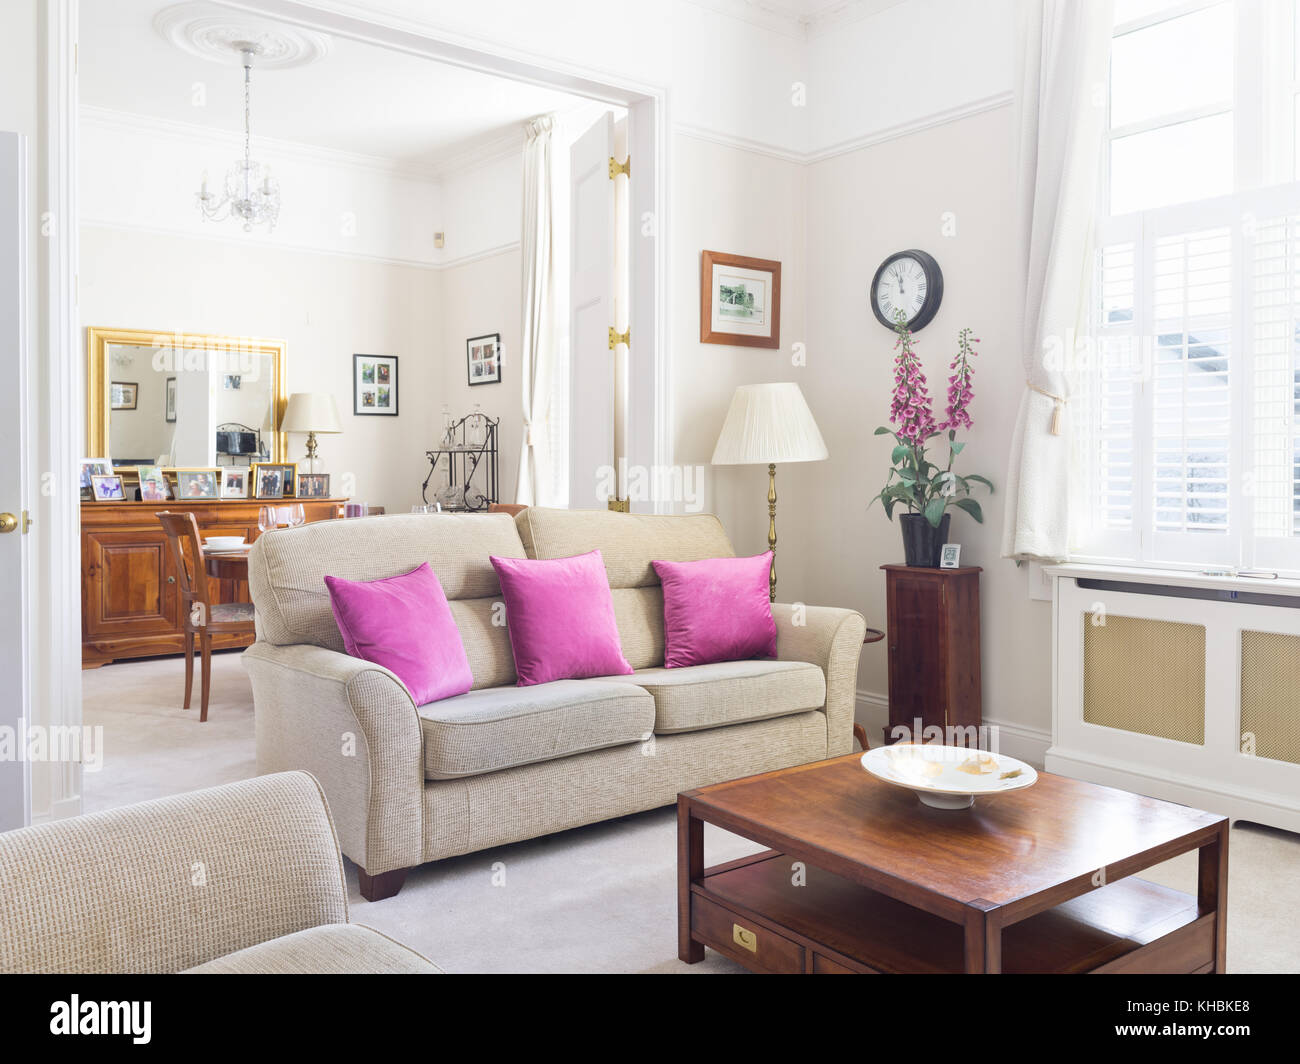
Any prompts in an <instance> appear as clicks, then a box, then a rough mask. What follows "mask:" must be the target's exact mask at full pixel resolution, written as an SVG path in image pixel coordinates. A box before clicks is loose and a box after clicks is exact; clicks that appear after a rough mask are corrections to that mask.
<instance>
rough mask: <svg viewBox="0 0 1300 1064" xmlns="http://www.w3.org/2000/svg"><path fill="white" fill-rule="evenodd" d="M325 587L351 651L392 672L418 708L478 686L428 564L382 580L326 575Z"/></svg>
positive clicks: (444, 597)
mask: <svg viewBox="0 0 1300 1064" xmlns="http://www.w3.org/2000/svg"><path fill="white" fill-rule="evenodd" d="M325 586H326V587H327V588H329V593H330V607H331V608H332V609H333V610H334V620H335V621H337V622H338V626H339V631H340V632H341V633H342V634H343V645H344V646H345V647H346V648H347V652H348V653H349V654H351V655H352V656H353V657H354V658H363V659H365V660H366V661H373V662H374V663H375V664H376V665H382V666H383V667H384V668H386V669H388V670H389V671H390V672H392V673H393V675H394V676H396V677H397V678H398V679H399V680H401V681H402V683H404V684H405V685H406V689H407V690H408V691H410V692H411V698H412V699H414V700H415V704H416V705H417V706H422V705H424V704H425V703H427V702H437V701H438V700H439V699H442V698H450V697H451V696H452V695H463V694H464V693H465V692H466V691H468V690H469V689H470V688H471V687H472V686H473V685H474V677H473V676H472V675H471V674H470V671H469V658H467V657H466V656H465V644H464V643H462V642H461V639H460V631H459V630H458V629H457V628H456V621H455V619H454V618H453V617H452V615H451V607H450V606H448V605H447V596H446V595H445V594H443V590H442V584H440V583H439V582H438V577H437V574H435V573H434V571H433V570H432V569H430V568H429V563H428V562H425V563H423V564H422V565H421V566H420V567H419V568H418V569H412V570H411V571H410V572H409V573H403V574H402V575H401V576H390V577H386V578H385V579H383V580H367V581H360V580H343V579H341V578H340V577H337V576H327V577H326V578H325Z"/></svg>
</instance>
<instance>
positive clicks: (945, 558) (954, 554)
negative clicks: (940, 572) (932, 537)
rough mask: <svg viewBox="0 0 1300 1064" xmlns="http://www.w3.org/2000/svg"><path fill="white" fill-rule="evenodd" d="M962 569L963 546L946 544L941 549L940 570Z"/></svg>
mask: <svg viewBox="0 0 1300 1064" xmlns="http://www.w3.org/2000/svg"><path fill="white" fill-rule="evenodd" d="M960 567H961V544H960V543H945V544H944V545H943V546H942V547H940V548H939V568H940V569H958V568H960Z"/></svg>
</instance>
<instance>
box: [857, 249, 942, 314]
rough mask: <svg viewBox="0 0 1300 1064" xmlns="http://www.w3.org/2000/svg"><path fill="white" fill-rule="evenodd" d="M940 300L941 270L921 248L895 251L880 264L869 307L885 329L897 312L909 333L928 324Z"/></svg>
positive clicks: (872, 284)
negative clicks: (905, 322)
mask: <svg viewBox="0 0 1300 1064" xmlns="http://www.w3.org/2000/svg"><path fill="white" fill-rule="evenodd" d="M942 301H943V273H942V272H940V270H939V264H938V263H937V262H935V260H934V257H933V256H931V255H928V254H926V253H925V252H924V251H917V250H912V251H899V252H896V253H895V254H893V255H890V256H889V258H887V259H886V260H885V261H884V262H882V263H881V264H880V269H878V270H877V271H876V276H875V279H874V280H872V282H871V309H872V310H873V311H874V312H875V315H876V319H877V320H878V321H879V322H880V324H881V325H883V326H885V328H887V329H892V328H894V326H895V324H897V322H898V314H899V312H900V311H901V312H902V314H903V317H904V318H905V319H906V321H907V325H908V328H910V329H911V330H912V331H913V332H916V331H917V330H918V329H922V328H924V327H925V326H926V325H928V324H929V323H930V320H931V319H932V318H933V317H934V315H935V313H936V312H937V311H938V309H939V304H940V303H941V302H942Z"/></svg>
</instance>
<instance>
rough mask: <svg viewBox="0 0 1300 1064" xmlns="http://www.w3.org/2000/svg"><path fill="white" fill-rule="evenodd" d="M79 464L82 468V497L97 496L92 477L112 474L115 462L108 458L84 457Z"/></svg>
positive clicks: (90, 497) (91, 497)
mask: <svg viewBox="0 0 1300 1064" xmlns="http://www.w3.org/2000/svg"><path fill="white" fill-rule="evenodd" d="M79 465H80V468H81V476H80V482H81V497H82V498H83V499H93V498H94V497H95V492H94V483H93V481H91V479H90V478H91V477H107V476H111V475H112V473H113V463H112V462H110V461H109V460H108V459H107V458H83V459H82V460H81V462H80V463H79Z"/></svg>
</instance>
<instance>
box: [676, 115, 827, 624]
mask: <svg viewBox="0 0 1300 1064" xmlns="http://www.w3.org/2000/svg"><path fill="white" fill-rule="evenodd" d="M672 164H673V184H672V233H671V235H672V242H671V248H672V261H671V265H670V269H669V293H670V297H671V299H672V342H671V344H670V345H669V349H670V352H671V357H672V418H673V455H674V461H675V462H676V463H677V464H678V465H682V466H700V467H703V468H702V470H701V472H702V474H703V480H702V487H703V493H702V496H701V498H700V500H699V505H700V506H701V508H702V509H704V510H706V511H712V512H714V513H716V514H717V515H718V516H719V517H720V518H721V519H722V522H723V525H724V526H725V527H726V529H727V531H728V532H729V534H730V535H731V537H732V540H733V542H734V543H735V546H736V549H737V551H739V552H741V553H745V554H755V553H760V552H761V551H764V550H766V549H767V470H766V467H750V466H730V467H716V468H715V467H713V466H711V465H709V461H710V459H711V458H712V456H713V447H714V445H715V444H716V443H717V440H718V432H719V430H720V429H721V428H722V422H723V419H724V418H725V417H726V413H727V406H728V404H729V403H730V402H731V396H732V393H733V392H734V391H735V390H736V386H737V385H738V384H747V383H753V382H757V381H786V380H796V379H800V378H799V377H798V376H797V371H796V370H794V368H793V367H792V366H791V347H792V345H793V344H795V343H797V342H800V341H801V340H803V339H804V320H805V319H804V272H805V261H806V260H805V251H804V242H805V225H806V217H805V215H806V204H807V189H806V180H807V168H806V167H804V166H801V165H799V164H797V163H793V162H789V161H786V160H783V159H778V158H775V157H773V156H770V155H763V154H759V153H756V152H752V151H746V150H743V149H738V148H734V147H726V146H723V145H720V144H716V143H713V142H711V141H706V140H702V139H699V138H697V137H694V136H688V135H680V134H679V135H678V136H676V137H674V138H673V145H672ZM706 249H707V250H710V251H725V252H729V253H731V254H736V255H747V256H752V257H755V258H763V259H776V260H778V261H779V262H780V263H781V347H780V348H779V349H766V348H750V347H730V346H724V345H720V344H703V343H700V253H701V252H702V251H704V250H706ZM777 479H778V484H777V491H778V494H779V495H780V500H781V501H780V504H779V509H780V512H781V513H782V514H784V515H791V516H792V515H793V514H795V513H796V512H797V510H798V509H800V508H803V507H806V506H810V505H812V504H813V500H812V498H811V496H809V495H808V494H807V493H806V492H805V491H804V489H803V487H802V485H801V483H800V476H799V474H798V473H797V472H796V471H795V469H794V468H793V467H791V468H787V469H783V470H778V473H777ZM676 502H677V503H678V506H677V508H679V509H680V508H682V503H683V500H676ZM791 523H792V522H791V521H790V518H789V517H787V518H785V519H783V521H782V523H781V524H782V527H781V528H780V529H778V532H779V533H780V532H782V531H784V530H787V529H789V528H790V527H791ZM788 557H789V560H788V561H786V560H785V559H784V558H783V560H782V561H781V563H780V564H779V565H778V580H779V581H780V580H783V579H785V578H786V577H787V576H790V577H791V578H793V575H794V573H795V572H796V571H797V570H798V569H800V568H802V567H803V566H804V564H805V562H806V559H805V558H802V557H800V556H798V555H797V554H796V553H795V552H791V554H790V555H789V556H788ZM793 583H794V581H793V579H791V581H790V583H782V584H781V589H780V595H779V597H781V598H782V599H783V600H784V599H785V598H786V589H787V588H788V587H790V586H792V584H793Z"/></svg>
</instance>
